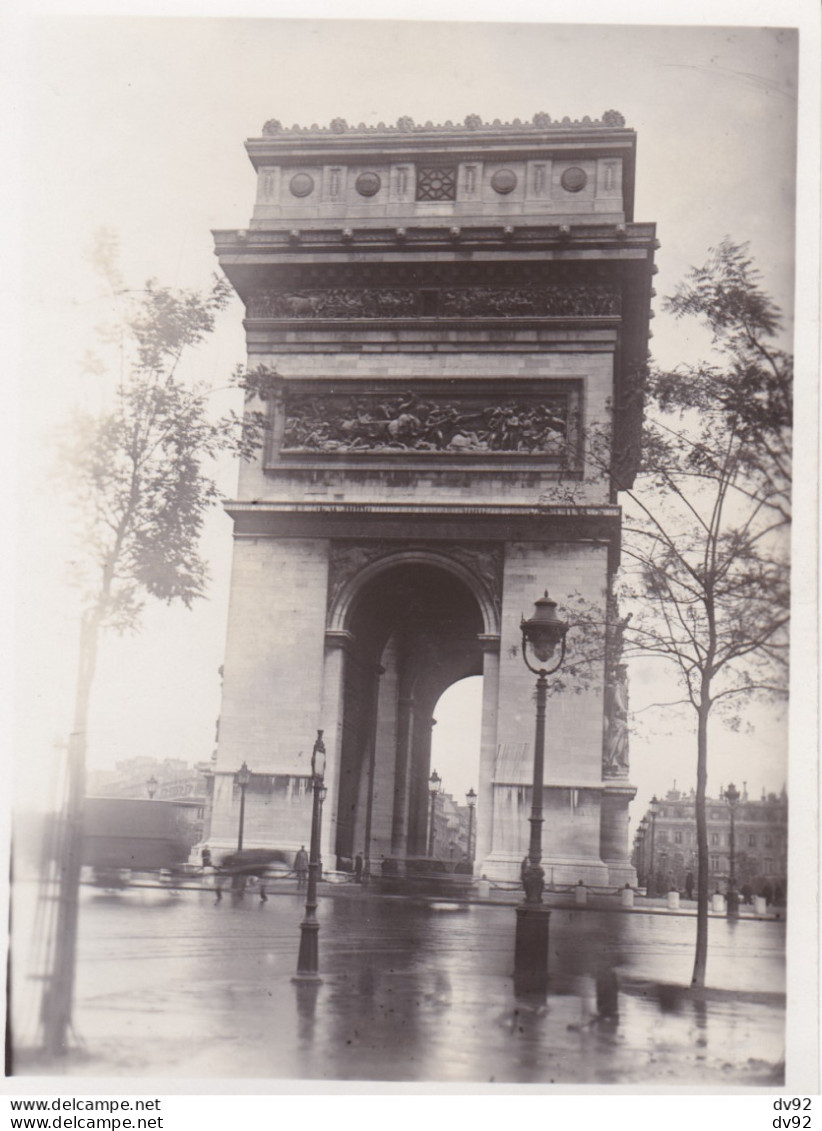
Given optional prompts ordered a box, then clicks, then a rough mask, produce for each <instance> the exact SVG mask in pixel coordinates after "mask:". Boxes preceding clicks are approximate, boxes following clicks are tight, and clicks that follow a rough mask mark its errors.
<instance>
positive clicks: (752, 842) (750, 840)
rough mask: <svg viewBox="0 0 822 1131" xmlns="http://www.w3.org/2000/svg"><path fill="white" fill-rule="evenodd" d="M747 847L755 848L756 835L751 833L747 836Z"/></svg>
mask: <svg viewBox="0 0 822 1131" xmlns="http://www.w3.org/2000/svg"><path fill="white" fill-rule="evenodd" d="M748 847H749V848H756V837H755V836H754V834H753V833H751V834H750V835H749V837H748Z"/></svg>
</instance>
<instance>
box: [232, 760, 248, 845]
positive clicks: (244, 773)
mask: <svg viewBox="0 0 822 1131" xmlns="http://www.w3.org/2000/svg"><path fill="white" fill-rule="evenodd" d="M234 780H235V782H236V783H237V785H238V786H239V787H240V827H239V829H238V831H237V851H238V852H242V849H243V828H244V826H245V791H246V789H248V783H249V782H250V781H251V770H249V768H248V766H247V765H246V764H245V762H243V764H242V766H240V768H239V770H238V771H237V773H236V774H235V775H234Z"/></svg>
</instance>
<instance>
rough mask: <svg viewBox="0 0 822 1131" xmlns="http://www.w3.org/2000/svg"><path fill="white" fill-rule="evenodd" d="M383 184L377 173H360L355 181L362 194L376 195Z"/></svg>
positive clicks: (358, 190)
mask: <svg viewBox="0 0 822 1131" xmlns="http://www.w3.org/2000/svg"><path fill="white" fill-rule="evenodd" d="M381 184H382V181H381V180H380V178H379V177H378V176H377V174H376V173H360V175H359V176H358V177H357V179H356V181H355V182H354V187H355V188H356V190H357V192H358V193H359V194H360V196H376V194H377V193H378V192H379V191H380V185H381Z"/></svg>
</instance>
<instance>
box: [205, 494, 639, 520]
mask: <svg viewBox="0 0 822 1131" xmlns="http://www.w3.org/2000/svg"><path fill="white" fill-rule="evenodd" d="M223 506H224V509H225V510H226V512H227V513H228V514H230V515H231V516H232V517H233V516H235V515H249V514H334V515H337V514H342V515H349V514H358V515H367V514H375V515H390V516H399V517H401V516H403V515H408V516H414V515H442V516H446V517H450V516H454V517H461V516H463V515H466V516H475V515H490V516H492V517H494V518H500V517H502V518H505V517H512V518H514V517H516V518H520V517H529V516H534V517H539V518H546V517H551V518H573V519H578V518H604V519H612V520H614V521H616V522H618V521H619V518H620V514H621V508H620V507H619V506H615V505H613V504H610V503H606V504H602V505H598V506H591V505H588V506H562V505H552V504H550V503H544V504H543V503H539V504H533V505H532V504H525V503H520V504H518V503H377V502H365V503H345V502H330V503H309V502H282V501H270V502H269V501H252V502H246V501H244V500H240V499H227V500H226V501H225V503H224V504H223Z"/></svg>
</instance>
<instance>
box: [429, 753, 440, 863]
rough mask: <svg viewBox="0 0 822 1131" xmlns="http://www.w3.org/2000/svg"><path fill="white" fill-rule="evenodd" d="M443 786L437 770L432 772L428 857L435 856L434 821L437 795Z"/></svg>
mask: <svg viewBox="0 0 822 1131" xmlns="http://www.w3.org/2000/svg"><path fill="white" fill-rule="evenodd" d="M441 785H442V778H441V777H440V775H439V774H438V773H437V771H436V770H434V771H432V773H431V777H430V778H429V779H428V792H429V794H430V795H431V816H430V817H429V820H428V855H429V856H433V855H434V819H435V817H436V806H437V794H438V793H439V791H440V786H441Z"/></svg>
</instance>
